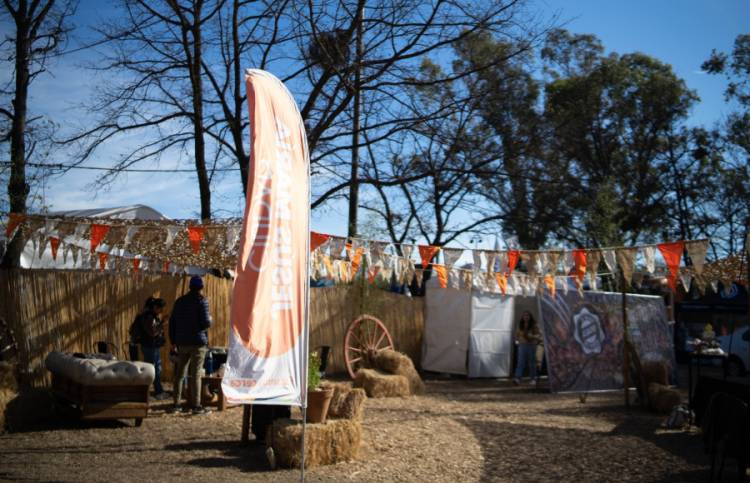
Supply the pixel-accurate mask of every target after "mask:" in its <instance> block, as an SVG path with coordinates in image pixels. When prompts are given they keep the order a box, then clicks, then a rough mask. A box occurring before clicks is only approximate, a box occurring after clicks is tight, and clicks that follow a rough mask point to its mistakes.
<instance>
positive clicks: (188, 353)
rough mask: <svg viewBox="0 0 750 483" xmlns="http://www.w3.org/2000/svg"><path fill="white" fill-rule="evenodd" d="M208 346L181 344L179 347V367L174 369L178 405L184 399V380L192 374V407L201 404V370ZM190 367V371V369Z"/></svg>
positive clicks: (175, 400)
mask: <svg viewBox="0 0 750 483" xmlns="http://www.w3.org/2000/svg"><path fill="white" fill-rule="evenodd" d="M206 352H208V347H206V346H197V345H181V346H178V347H177V368H176V369H175V371H174V394H173V396H174V404H175V406H177V405H178V404H180V400H181V399H182V382H183V381H184V380H185V376H187V375H188V372H189V374H190V381H189V384H190V401H188V403H189V404H190V407H192V408H197V407H200V405H201V379H200V370H201V368H203V362H204V361H205V359H206ZM188 369H189V371H188Z"/></svg>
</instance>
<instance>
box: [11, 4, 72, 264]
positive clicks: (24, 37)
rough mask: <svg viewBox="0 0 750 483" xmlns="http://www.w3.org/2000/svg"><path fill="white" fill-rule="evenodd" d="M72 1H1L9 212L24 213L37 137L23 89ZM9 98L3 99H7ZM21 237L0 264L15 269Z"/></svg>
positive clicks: (41, 65) (38, 70) (57, 40)
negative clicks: (5, 28)
mask: <svg viewBox="0 0 750 483" xmlns="http://www.w3.org/2000/svg"><path fill="white" fill-rule="evenodd" d="M75 6H76V4H75V3H74V2H72V1H57V2H56V1H55V0H46V1H42V0H17V1H10V0H4V1H3V6H2V9H1V10H0V22H2V23H6V22H8V23H11V24H12V26H13V27H12V29H11V31H10V32H9V35H8V36H7V37H6V38H5V39H3V40H2V43H0V48H1V49H2V51H3V54H4V55H2V58H3V64H5V63H6V61H5V59H8V60H9V62H8V63H11V62H12V64H13V65H12V67H10V66H8V68H9V69H8V70H11V69H12V72H13V74H14V75H13V78H12V79H11V80H10V81H9V82H8V85H6V86H3V87H2V91H0V95H2V105H1V106H0V115H1V116H2V117H3V123H2V124H0V128H1V129H2V131H0V143H2V144H6V143H7V144H9V145H10V146H9V153H10V175H9V180H8V208H9V210H10V211H11V212H16V213H25V212H26V209H27V200H28V195H29V191H30V187H29V179H28V175H27V164H28V162H29V159H31V158H32V156H33V155H34V152H35V149H36V147H37V142H36V141H37V139H38V138H37V139H35V138H34V137H33V133H34V127H33V126H34V124H35V123H40V122H41V121H42V118H41V117H40V116H36V117H29V109H28V101H29V91H30V88H31V85H32V83H33V82H34V80H35V79H36V78H37V77H38V76H39V75H40V74H42V73H43V72H45V71H46V70H47V67H48V63H49V59H50V58H51V57H52V56H53V55H54V54H55V53H58V52H60V50H61V49H62V46H63V44H64V42H65V40H66V38H67V36H68V33H69V26H68V25H67V21H68V18H69V17H70V15H71V14H72V13H73V11H74V9H75ZM8 101H9V102H8ZM23 243H24V240H23V239H22V237H20V236H19V237H16V238H14V240H13V241H12V242H11V243H10V245H9V246H8V248H7V251H6V254H5V257H4V258H3V266H5V267H17V266H19V263H20V255H21V251H22V250H23Z"/></svg>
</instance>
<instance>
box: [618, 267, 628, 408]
mask: <svg viewBox="0 0 750 483" xmlns="http://www.w3.org/2000/svg"><path fill="white" fill-rule="evenodd" d="M620 285H621V289H622V330H623V334H622V350H623V354H622V381H623V386H624V388H625V389H624V390H625V406H626V407H628V408H629V407H630V354H629V352H630V351H629V350H628V297H627V292H626V280H625V272H624V271H623V270H622V269H620Z"/></svg>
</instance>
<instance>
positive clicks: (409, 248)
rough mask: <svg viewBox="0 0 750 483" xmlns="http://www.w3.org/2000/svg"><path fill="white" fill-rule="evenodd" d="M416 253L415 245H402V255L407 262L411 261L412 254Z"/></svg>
mask: <svg viewBox="0 0 750 483" xmlns="http://www.w3.org/2000/svg"><path fill="white" fill-rule="evenodd" d="M413 251H414V245H401V253H402V254H403V255H404V258H405V259H407V260H411V253H412V252H413Z"/></svg>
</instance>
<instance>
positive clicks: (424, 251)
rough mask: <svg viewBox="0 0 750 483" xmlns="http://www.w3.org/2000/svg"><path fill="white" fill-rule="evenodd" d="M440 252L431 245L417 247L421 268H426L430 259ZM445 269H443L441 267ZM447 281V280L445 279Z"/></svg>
mask: <svg viewBox="0 0 750 483" xmlns="http://www.w3.org/2000/svg"><path fill="white" fill-rule="evenodd" d="M438 250H440V247H434V246H432V245H419V256H420V258H421V259H422V268H427V265H429V264H430V262H431V261H432V258H433V257H434V256H435V254H436V253H437V252H438ZM443 268H444V269H445V267H443ZM446 280H447V279H446Z"/></svg>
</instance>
